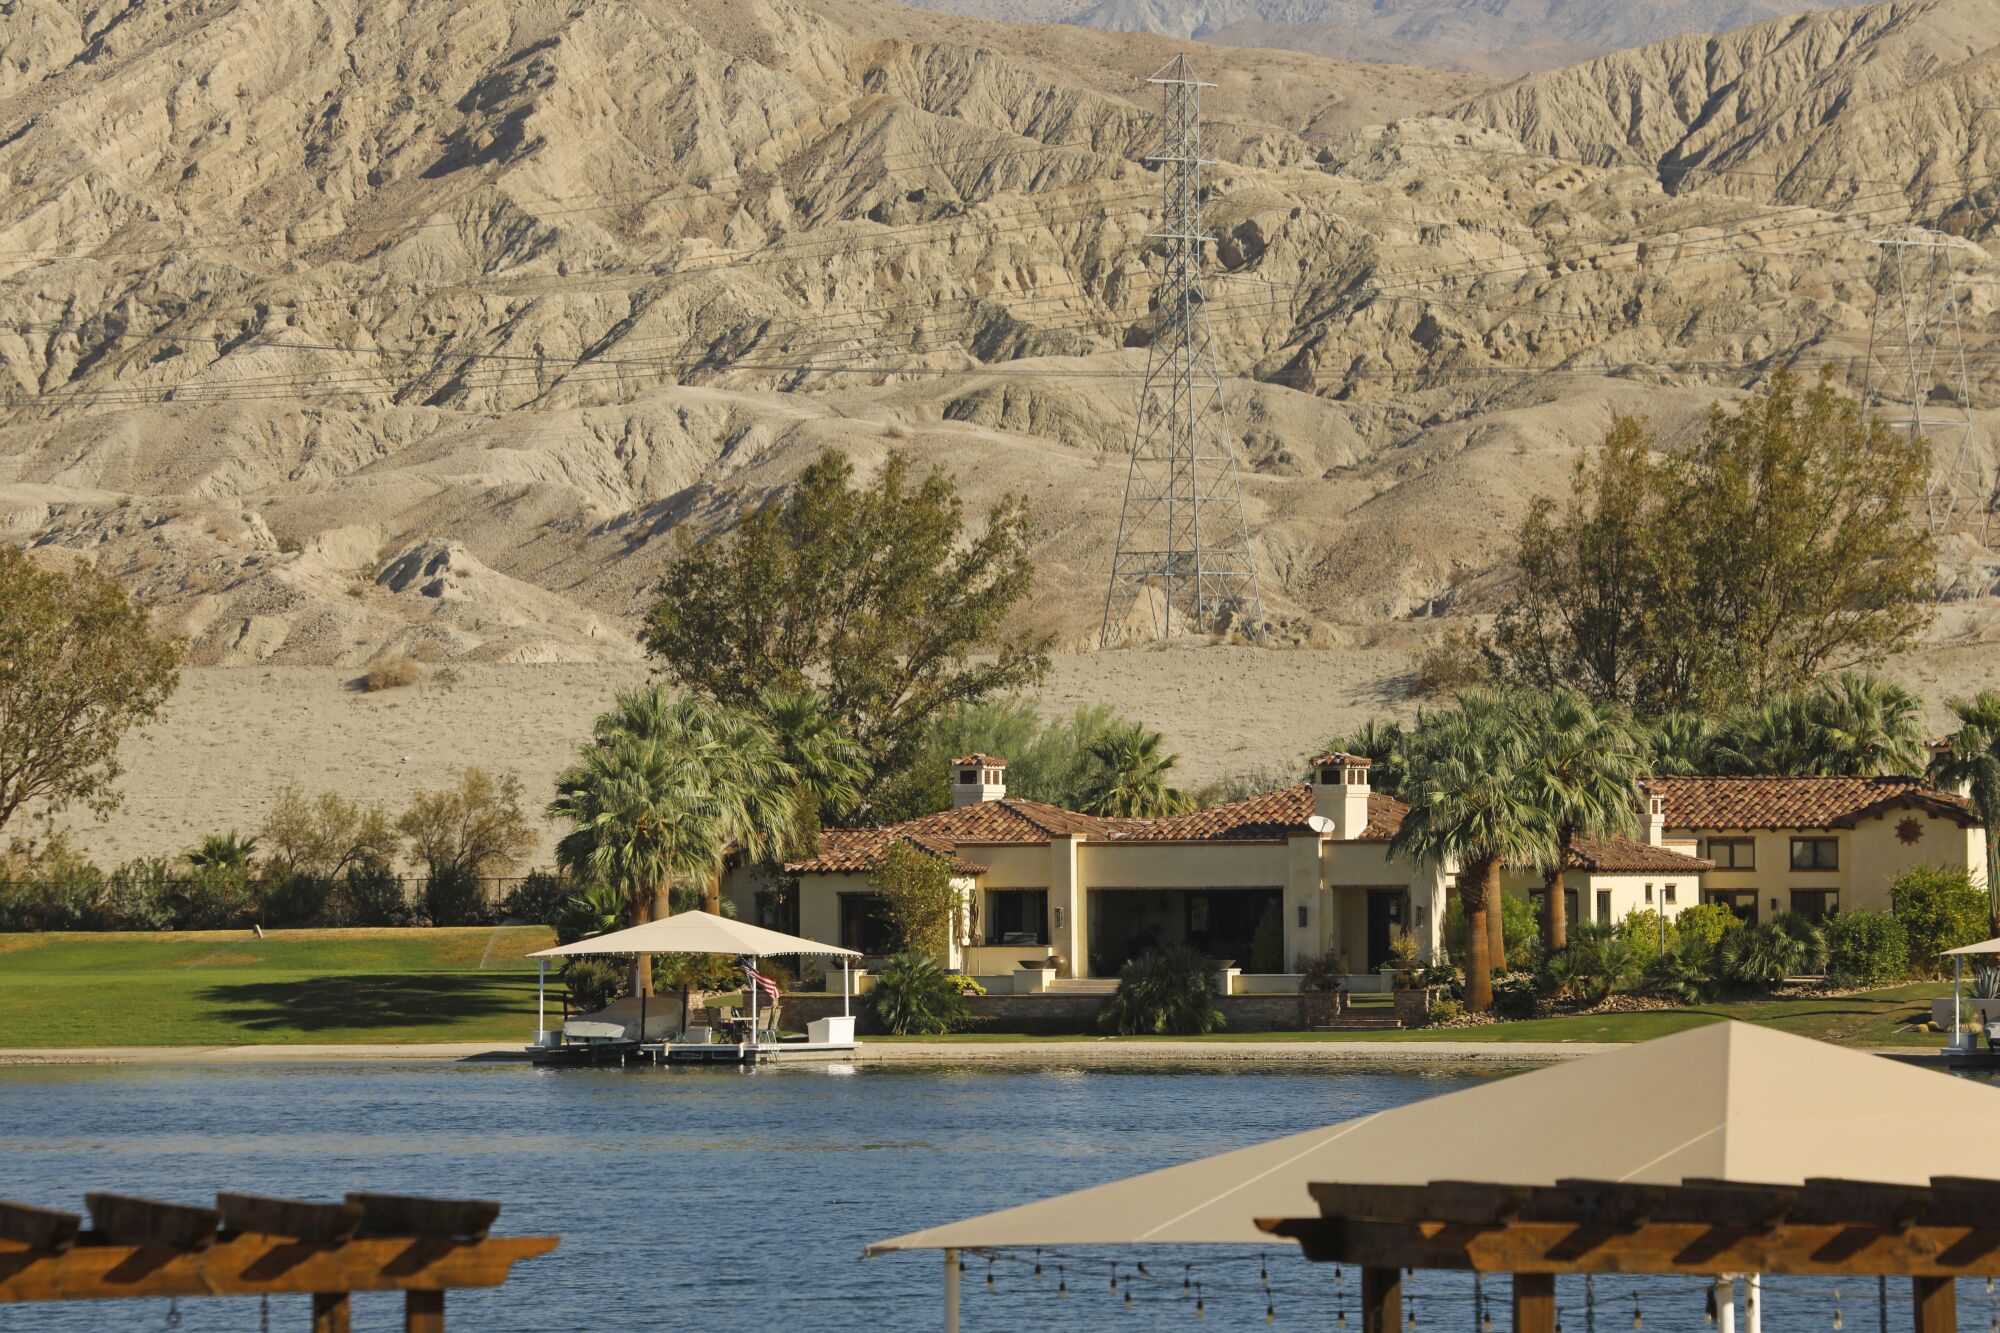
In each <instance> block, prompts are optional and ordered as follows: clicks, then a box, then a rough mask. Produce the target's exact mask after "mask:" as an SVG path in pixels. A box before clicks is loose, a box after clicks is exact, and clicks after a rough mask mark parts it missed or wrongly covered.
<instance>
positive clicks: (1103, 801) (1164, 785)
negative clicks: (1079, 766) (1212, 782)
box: [1081, 723, 1193, 819]
mask: <svg viewBox="0 0 2000 1333" xmlns="http://www.w3.org/2000/svg"><path fill="white" fill-rule="evenodd" d="M1090 758H1091V761H1092V767H1093V772H1092V774H1091V777H1090V785H1089V788H1088V790H1087V791H1086V792H1085V794H1084V798H1083V801H1082V804H1081V809H1082V810H1083V811H1084V813H1086V814H1093V815H1106V816H1111V817H1114V818H1121V819H1158V818H1161V817H1163V816H1166V815H1178V814H1185V813H1186V812H1187V811H1189V810H1191V809H1192V808H1193V802H1191V801H1190V800H1188V798H1187V796H1186V794H1185V793H1183V792H1182V791H1181V790H1180V789H1179V788H1177V787H1174V786H1172V785H1171V784H1170V783H1169V782H1168V777H1169V775H1170V774H1171V773H1172V772H1173V769H1174V766H1175V765H1176V764H1178V763H1180V756H1179V755H1175V754H1168V753H1167V752H1166V737H1164V736H1162V735H1160V733H1159V732H1157V731H1149V730H1147V729H1146V728H1145V727H1142V726H1139V725H1137V724H1136V723H1135V724H1129V725H1125V726H1120V727H1115V728H1113V729H1111V730H1110V731H1108V732H1106V733H1105V734H1104V735H1102V736H1100V737H1098V739H1097V740H1096V741H1095V742H1093V743H1092V744H1091V747H1090Z"/></svg>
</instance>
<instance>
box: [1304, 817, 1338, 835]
mask: <svg viewBox="0 0 2000 1333" xmlns="http://www.w3.org/2000/svg"><path fill="white" fill-rule="evenodd" d="M1306 827H1307V828H1309V829H1311V830H1312V831H1313V832H1314V833H1331V832H1333V821H1332V820H1331V819H1328V818H1327V817H1326V816H1325V815H1307V816H1306Z"/></svg>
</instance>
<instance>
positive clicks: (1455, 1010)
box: [1424, 996, 1465, 1025]
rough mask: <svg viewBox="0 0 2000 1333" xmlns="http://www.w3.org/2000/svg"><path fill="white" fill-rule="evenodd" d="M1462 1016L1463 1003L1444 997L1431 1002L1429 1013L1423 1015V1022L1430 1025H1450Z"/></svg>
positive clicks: (1463, 1012)
mask: <svg viewBox="0 0 2000 1333" xmlns="http://www.w3.org/2000/svg"><path fill="white" fill-rule="evenodd" d="M1464 1014H1465V1004H1464V1002H1463V1001H1460V1000H1454V999H1451V998H1450V997H1448V996H1446V997H1441V998H1439V999H1435V1000H1432V1001H1431V1007H1430V1012H1429V1013H1428V1014H1426V1015H1425V1017H1424V1021H1425V1022H1427V1023H1430V1024H1432V1025H1436V1024H1439V1023H1451V1022H1456V1021H1457V1020H1458V1019H1459V1018H1461V1017H1463V1016H1464Z"/></svg>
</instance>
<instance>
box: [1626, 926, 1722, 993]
mask: <svg viewBox="0 0 2000 1333" xmlns="http://www.w3.org/2000/svg"><path fill="white" fill-rule="evenodd" d="M1714 956H1715V951H1714V950H1713V949H1703V948H1701V947H1700V942H1699V940H1695V941H1692V942H1689V941H1675V943H1674V944H1673V945H1672V947H1670V948H1668V949H1667V951H1666V952H1665V953H1661V954H1656V955H1654V957H1653V960H1652V961H1651V962H1649V963H1647V964H1646V968H1645V971H1644V973H1643V974H1642V975H1641V977H1640V981H1639V988H1640V990H1641V991H1642V992H1644V993H1645V994H1647V995H1654V996H1658V997H1659V998H1660V999H1662V1000H1671V1001H1673V1002H1674V1003H1675V1004H1699V1003H1701V1002H1702V1001H1703V1000H1705V999H1707V998H1708V997H1709V995H1710V994H1712V993H1713V992H1714V990H1715V988H1716V982H1715V973H1714V971H1713V965H1714Z"/></svg>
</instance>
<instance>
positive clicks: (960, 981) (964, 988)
mask: <svg viewBox="0 0 2000 1333" xmlns="http://www.w3.org/2000/svg"><path fill="white" fill-rule="evenodd" d="M945 979H946V980H947V981H949V982H951V984H952V985H954V986H956V987H958V993H959V994H960V995H984V994H986V987H984V986H982V985H980V984H979V983H978V982H977V981H975V980H973V979H972V978H971V977H968V976H965V975H964V974H962V973H959V972H954V973H952V974H951V975H950V976H949V977H947V978H945Z"/></svg>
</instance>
